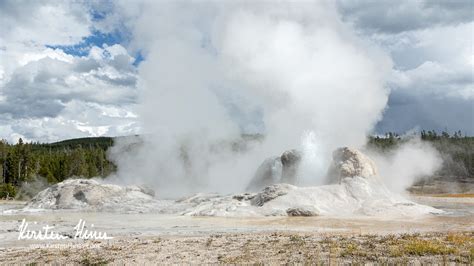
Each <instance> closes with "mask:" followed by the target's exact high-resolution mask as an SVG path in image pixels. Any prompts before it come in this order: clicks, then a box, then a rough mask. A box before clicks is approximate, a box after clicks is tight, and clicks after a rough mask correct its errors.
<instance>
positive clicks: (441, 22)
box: [0, 0, 474, 142]
mask: <svg viewBox="0 0 474 266" xmlns="http://www.w3.org/2000/svg"><path fill="white" fill-rule="evenodd" d="M265 3H266V4H270V3H271V2H265ZM140 8H141V6H140V3H138V1H126V0H124V1H105V0H104V1H43V0H41V1H33V0H0V25H2V27H1V29H0V138H2V139H6V140H7V141H9V142H16V141H17V140H18V138H20V137H21V138H23V139H24V140H26V141H40V142H53V141H58V140H62V139H68V138H77V137H88V136H94V137H96V136H124V135H134V134H141V133H143V132H142V129H141V128H142V127H141V125H140V117H139V111H138V109H139V105H140V103H139V101H140V100H139V88H140V66H141V65H142V64H143V62H146V60H147V51H146V47H147V46H148V42H149V40H147V38H146V36H149V34H147V33H141V32H140V31H136V30H133V28H134V25H135V24H136V23H137V21H139V19H138V18H140V14H141V12H143V11H142V10H141V9H140ZM336 10H337V16H339V18H340V19H341V20H342V21H343V23H345V24H347V25H349V27H351V28H352V29H353V30H354V32H355V33H356V34H357V35H358V36H359V37H360V38H361V39H362V40H366V41H367V42H368V43H371V44H373V45H374V46H377V47H379V48H380V49H381V50H383V51H384V52H385V53H386V54H388V55H389V57H390V58H391V60H392V62H393V66H392V68H391V70H390V74H389V75H388V77H387V80H386V81H385V84H386V86H387V88H388V89H389V91H390V94H389V98H388V104H387V106H386V107H385V110H384V112H383V116H382V117H381V120H380V121H379V122H378V123H377V125H376V126H375V128H374V129H373V133H374V134H383V133H384V132H388V131H392V132H398V133H404V132H411V131H413V130H420V129H426V130H430V129H435V130H438V131H441V130H448V131H450V132H453V131H457V130H461V131H462V132H463V133H464V134H467V135H474V86H473V64H474V54H473V45H474V32H473V30H474V28H473V26H474V22H473V14H474V13H473V2H472V1H460V0H454V1H447V0H446V1H413V0H400V1H372V0H362V1H345V0H338V1H336ZM202 13H203V14H206V13H205V12H202ZM315 16H318V14H315ZM193 19H195V21H193V22H192V23H195V24H196V25H198V26H200V25H205V24H206V23H208V20H206V18H205V16H202V18H200V17H197V18H193ZM157 23H166V20H157ZM160 26H162V25H157V27H160ZM144 36H145V37H144ZM203 45H206V42H205V41H203ZM209 49H212V48H209ZM157 78H158V79H159V77H157ZM348 86H350V84H348ZM229 109H230V110H233V109H232V107H230V108H229ZM231 112H232V111H231ZM261 115H262V114H261V113H260V112H259V111H258V110H256V111H255V112H254V113H252V114H250V115H247V116H245V117H244V116H242V115H240V114H239V113H238V112H237V111H236V112H234V113H233V114H231V116H233V117H234V119H236V120H237V121H239V123H240V124H241V126H242V128H243V129H246V130H247V131H253V132H255V131H257V132H258V130H259V128H261V127H260V126H259V125H258V124H259V121H260V118H259V117H260V116H261Z"/></svg>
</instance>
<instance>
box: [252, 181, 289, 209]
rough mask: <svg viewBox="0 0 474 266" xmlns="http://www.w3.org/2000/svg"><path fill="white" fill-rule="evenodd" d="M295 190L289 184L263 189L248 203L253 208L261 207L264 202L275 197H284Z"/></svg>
mask: <svg viewBox="0 0 474 266" xmlns="http://www.w3.org/2000/svg"><path fill="white" fill-rule="evenodd" d="M293 189H295V186H292V185H289V184H275V185H271V186H268V187H266V188H264V189H263V190H262V191H261V192H259V193H257V194H256V195H255V196H254V197H253V198H252V199H251V200H250V203H251V204H252V205H254V206H263V205H264V204H265V203H266V202H269V201H271V200H273V199H275V198H277V197H280V196H283V195H286V194H287V193H288V191H290V190H293Z"/></svg>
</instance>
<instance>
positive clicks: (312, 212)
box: [286, 206, 319, 217]
mask: <svg viewBox="0 0 474 266" xmlns="http://www.w3.org/2000/svg"><path fill="white" fill-rule="evenodd" d="M286 214H288V216H304V217H309V216H318V215H319V211H318V210H317V209H316V208H314V207H312V206H304V207H295V208H288V209H287V210H286Z"/></svg>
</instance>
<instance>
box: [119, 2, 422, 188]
mask: <svg viewBox="0 0 474 266" xmlns="http://www.w3.org/2000/svg"><path fill="white" fill-rule="evenodd" d="M133 10H135V12H136V14H129V16H130V17H131V19H130V25H132V27H133V40H132V45H133V44H135V45H137V46H138V45H140V47H142V48H143V51H144V53H145V55H146V60H145V61H144V62H143V63H142V64H141V66H140V68H139V76H140V78H139V89H140V110H139V113H140V118H141V120H142V121H141V122H142V129H143V132H144V135H143V136H142V138H141V139H142V140H141V142H140V144H139V145H135V146H133V147H131V146H130V145H129V144H130V143H127V142H129V141H131V140H130V139H124V140H121V141H119V142H118V144H117V145H116V147H114V149H113V150H112V153H111V155H112V157H113V159H114V160H115V161H116V162H117V164H118V166H119V169H118V173H117V177H116V178H117V179H119V180H122V181H124V182H128V183H147V184H149V185H152V186H153V187H154V188H155V189H156V190H157V191H158V195H162V196H177V195H182V194H185V193H191V192H197V191H200V192H204V191H218V192H222V193H229V192H235V191H242V190H243V189H244V187H245V186H246V184H247V183H248V181H249V180H250V178H251V177H252V175H253V173H254V172H255V170H256V169H257V167H258V165H259V164H260V163H261V162H262V161H263V160H264V159H265V158H267V157H268V156H271V155H279V154H281V153H282V152H283V151H285V150H287V149H292V148H299V149H300V150H302V151H303V152H304V158H303V163H302V167H301V173H300V182H301V183H302V184H321V182H322V180H323V177H324V175H325V173H326V170H327V166H328V164H329V162H330V160H331V152H332V151H333V150H334V149H335V148H336V147H339V146H353V147H356V148H358V147H361V146H362V145H363V144H365V142H366V136H367V134H368V133H370V132H371V130H372V129H373V127H374V125H375V124H376V122H377V121H378V120H379V119H380V118H381V115H382V112H383V110H384V108H385V106H386V103H387V98H388V94H389V90H388V89H387V88H386V87H385V86H384V85H385V84H384V82H385V79H386V76H387V74H388V73H389V71H390V70H391V67H392V63H391V60H390V58H389V57H388V56H387V55H386V54H384V53H383V52H382V51H381V50H380V49H379V48H378V47H376V46H375V45H374V44H371V43H368V42H366V41H363V40H362V39H360V38H358V37H357V35H356V34H355V33H354V31H353V29H352V28H351V27H350V26H349V25H346V24H344V23H342V22H341V20H340V18H339V15H338V13H337V10H336V8H335V6H333V4H331V3H326V2H325V1H315V2H306V1H305V2H299V1H295V2H287V1H285V2H271V3H269V2H259V3H255V2H252V3H251V4H250V3H249V2H232V3H230V2H228V3H223V2H205V3H203V2H192V3H189V2H187V3H184V2H179V1H178V2H173V3H170V2H159V1H150V2H143V3H141V4H140V8H136V9H133ZM132 13H133V12H132ZM258 113H261V114H263V115H262V116H261V117H260V118H256V117H258V116H257V115H256V114H258ZM255 119H257V120H258V119H260V120H261V121H257V122H256V123H253V124H261V125H263V126H262V128H261V129H259V128H258V126H257V129H256V130H254V131H259V130H260V131H261V132H260V133H262V134H263V135H265V138H264V140H263V141H262V142H254V143H251V144H250V147H247V149H245V150H243V151H238V152H236V151H235V149H232V145H226V143H228V142H229V141H232V140H239V139H240V138H241V134H242V133H243V132H245V131H246V130H247V131H248V128H252V127H255V125H252V123H245V122H246V121H247V122H248V121H252V120H255ZM125 149H132V150H128V151H127V152H124V150H125ZM402 152H410V150H409V149H408V148H407V150H405V151H402ZM393 161H394V162H395V164H394V165H397V164H398V163H399V162H400V160H399V159H398V157H397V156H395V157H394V159H393ZM387 169H389V168H387ZM430 169H431V168H430ZM392 170H393V169H392ZM383 174H388V175H389V174H390V171H388V172H384V173H383Z"/></svg>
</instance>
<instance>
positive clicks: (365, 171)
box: [328, 147, 377, 183]
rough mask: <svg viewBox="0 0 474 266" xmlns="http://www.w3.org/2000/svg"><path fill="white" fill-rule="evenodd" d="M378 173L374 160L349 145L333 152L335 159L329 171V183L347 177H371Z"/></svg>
mask: <svg viewBox="0 0 474 266" xmlns="http://www.w3.org/2000/svg"><path fill="white" fill-rule="evenodd" d="M376 175H377V170H376V166H375V163H374V161H372V160H371V159H370V158H369V157H367V156H366V155H364V154H363V153H362V152H360V151H358V150H356V149H353V148H348V147H343V148H339V149H337V150H335V151H334V152H333V161H332V164H331V166H330V168H329V171H328V179H329V183H339V182H340V181H341V179H343V178H345V177H355V176H359V177H364V178H371V177H374V176H376Z"/></svg>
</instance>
